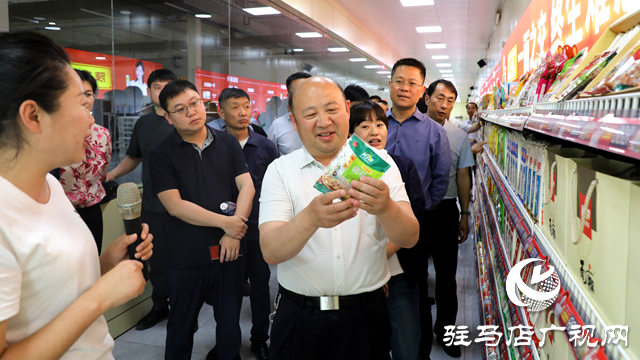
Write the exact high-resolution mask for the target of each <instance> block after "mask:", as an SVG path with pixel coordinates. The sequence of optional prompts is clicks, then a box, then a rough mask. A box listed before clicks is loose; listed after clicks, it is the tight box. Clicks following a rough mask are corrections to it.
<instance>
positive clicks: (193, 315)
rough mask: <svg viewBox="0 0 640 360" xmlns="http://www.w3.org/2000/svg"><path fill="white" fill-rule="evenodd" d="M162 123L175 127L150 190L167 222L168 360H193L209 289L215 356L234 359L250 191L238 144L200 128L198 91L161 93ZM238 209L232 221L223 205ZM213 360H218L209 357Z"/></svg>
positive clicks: (154, 160) (183, 84)
mask: <svg viewBox="0 0 640 360" xmlns="http://www.w3.org/2000/svg"><path fill="white" fill-rule="evenodd" d="M160 104H161V105H162V108H163V109H164V110H165V111H166V112H165V115H164V116H165V118H166V119H167V121H168V122H169V123H170V124H172V125H173V126H174V127H175V131H174V132H172V133H171V134H170V135H169V137H168V138H166V139H165V140H164V141H163V142H162V143H161V144H160V145H158V147H157V148H156V149H155V150H154V151H153V152H152V153H151V158H150V167H151V174H152V175H153V189H154V192H155V193H156V194H157V196H158V197H159V198H160V201H162V204H163V205H164V206H165V207H166V209H167V211H168V212H169V214H171V217H170V218H169V222H168V224H167V228H168V232H169V238H170V239H171V241H170V242H169V248H170V251H171V263H170V267H169V291H170V293H169V299H170V302H171V312H170V314H169V322H168V324H167V342H166V348H165V359H166V360H175V359H190V358H191V351H192V348H193V333H192V331H193V328H194V327H195V326H196V323H197V318H198V313H199V312H200V308H201V307H202V304H203V303H204V299H205V296H206V294H207V292H208V291H209V289H211V288H212V287H213V288H214V299H213V309H214V316H215V320H216V325H217V327H216V345H217V353H216V354H215V355H213V354H212V356H216V355H217V358H219V359H225V360H233V359H236V358H238V357H239V351H240V343H241V333H240V309H241V305H242V291H243V286H244V266H245V265H244V257H241V258H240V260H238V259H239V256H240V255H241V253H240V247H241V243H240V241H241V240H242V238H243V237H244V235H245V234H246V232H247V228H248V227H247V225H246V224H245V223H246V222H247V220H248V217H249V214H250V213H251V207H252V204H253V196H254V194H255V190H254V188H253V181H252V180H251V175H250V174H249V172H248V169H247V164H246V161H245V159H244V155H243V154H242V148H241V147H240V144H239V143H238V140H237V139H236V138H235V137H234V136H233V135H231V134H228V133H226V132H222V131H218V130H215V129H210V128H209V127H208V126H206V125H205V121H206V115H207V114H206V110H205V107H204V105H203V104H202V99H201V98H200V95H199V94H198V90H197V89H196V87H195V85H193V84H192V83H190V82H189V81H186V80H176V81H173V82H171V83H169V84H167V86H165V88H164V89H163V90H162V92H161V93H160ZM228 201H231V202H235V203H236V211H235V215H230V216H227V215H224V214H223V212H222V209H221V206H220V205H221V204H223V203H225V202H228ZM214 358H215V357H214Z"/></svg>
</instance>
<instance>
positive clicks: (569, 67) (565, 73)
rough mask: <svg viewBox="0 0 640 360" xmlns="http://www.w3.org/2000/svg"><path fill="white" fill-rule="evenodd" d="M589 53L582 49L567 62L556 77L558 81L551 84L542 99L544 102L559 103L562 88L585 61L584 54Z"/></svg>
mask: <svg viewBox="0 0 640 360" xmlns="http://www.w3.org/2000/svg"><path fill="white" fill-rule="evenodd" d="M586 52H587V49H586V48H585V49H582V50H581V51H580V52H579V53H578V54H577V55H576V56H574V57H573V58H571V59H569V60H567V61H566V62H565V63H564V66H563V67H562V71H561V72H560V74H558V76H557V77H556V80H555V81H554V82H553V84H551V87H549V90H548V91H547V94H546V95H545V96H544V97H543V98H542V101H543V102H547V101H548V102H556V101H558V100H559V99H558V92H560V90H561V89H562V87H563V86H564V85H565V84H566V83H567V81H568V80H569V78H570V77H571V75H573V72H574V71H575V70H576V68H577V67H578V66H579V65H580V63H581V62H582V60H583V59H584V54H585V53H586Z"/></svg>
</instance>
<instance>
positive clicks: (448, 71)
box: [440, 70, 453, 73]
mask: <svg viewBox="0 0 640 360" xmlns="http://www.w3.org/2000/svg"><path fill="white" fill-rule="evenodd" d="M440 72H441V73H450V72H453V70H440Z"/></svg>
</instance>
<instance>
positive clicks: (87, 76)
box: [75, 69, 98, 96]
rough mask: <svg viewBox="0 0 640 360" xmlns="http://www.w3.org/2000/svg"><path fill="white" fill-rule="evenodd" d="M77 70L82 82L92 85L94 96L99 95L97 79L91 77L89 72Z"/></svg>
mask: <svg viewBox="0 0 640 360" xmlns="http://www.w3.org/2000/svg"><path fill="white" fill-rule="evenodd" d="M75 70H76V73H78V76H80V80H82V81H83V82H84V81H86V82H88V83H89V85H91V90H93V94H94V96H95V95H96V94H97V93H98V83H97V82H96V79H95V78H94V77H93V75H91V73H90V72H88V71H87V70H78V69H75Z"/></svg>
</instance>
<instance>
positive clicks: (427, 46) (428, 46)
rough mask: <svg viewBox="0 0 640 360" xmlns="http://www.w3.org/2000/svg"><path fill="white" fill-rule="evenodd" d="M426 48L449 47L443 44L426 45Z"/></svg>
mask: <svg viewBox="0 0 640 360" xmlns="http://www.w3.org/2000/svg"><path fill="white" fill-rule="evenodd" d="M424 47H426V48H427V49H446V48H447V45H445V44H443V43H431V44H425V45H424Z"/></svg>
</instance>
